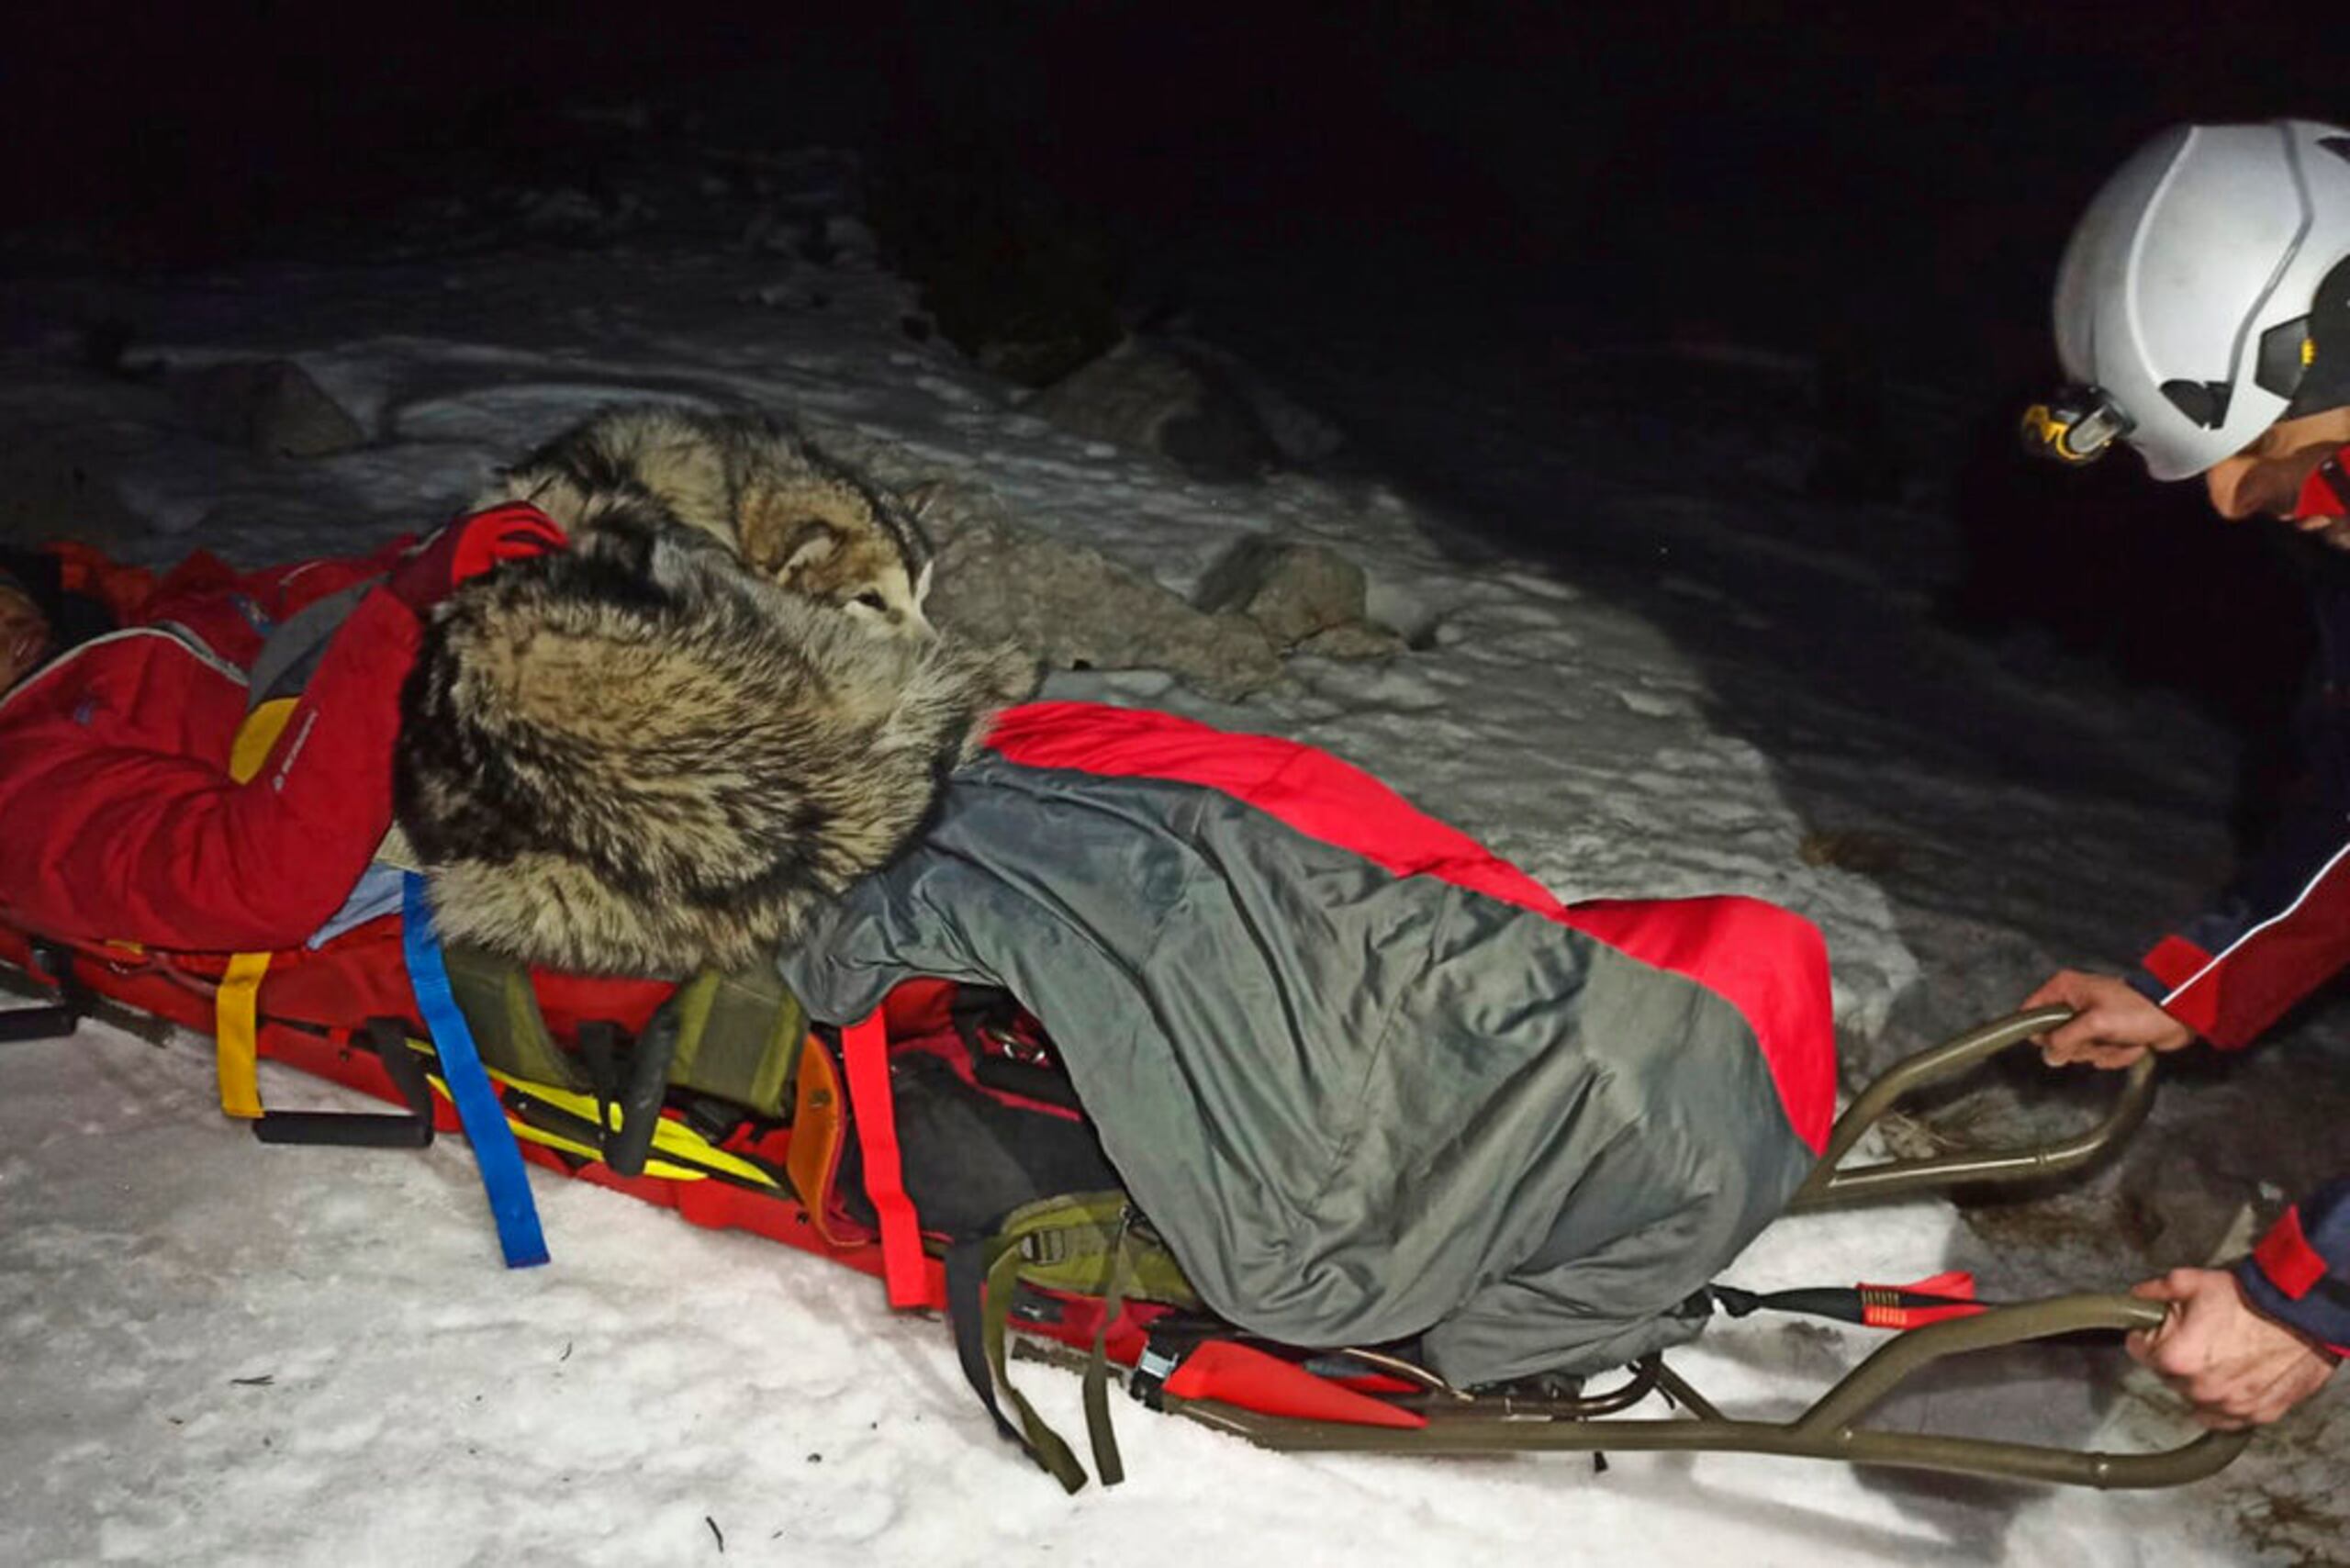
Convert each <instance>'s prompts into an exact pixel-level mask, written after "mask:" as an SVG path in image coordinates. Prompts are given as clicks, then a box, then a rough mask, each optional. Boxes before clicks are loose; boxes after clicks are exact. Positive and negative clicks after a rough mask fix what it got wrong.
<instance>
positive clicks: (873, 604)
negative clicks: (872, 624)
mask: <svg viewBox="0 0 2350 1568" xmlns="http://www.w3.org/2000/svg"><path fill="white" fill-rule="evenodd" d="M856 603H858V604H861V605H863V606H865V608H866V609H867V610H887V609H889V608H890V606H889V604H888V603H887V602H886V601H885V600H883V599H882V598H881V596H880V595H879V594H878V593H876V592H874V591H873V590H872V589H871V588H867V589H866V590H865V591H864V592H863V593H861V594H858V595H857V596H856Z"/></svg>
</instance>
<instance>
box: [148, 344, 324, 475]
mask: <svg viewBox="0 0 2350 1568" xmlns="http://www.w3.org/2000/svg"><path fill="white" fill-rule="evenodd" d="M183 390H184V392H185V397H186V400H187V405H188V410H189V412H190V413H191V414H192V415H194V417H195V420H196V428H197V429H198V430H200V431H203V432H204V433H205V434H206V435H207V436H209V437H211V438H212V439H213V440H215V441H220V442H229V444H231V445H235V446H243V447H249V448H251V449H252V450H253V451H255V452H259V453H265V454H269V455H271V456H274V457H323V456H325V455H327V454H330V453H336V452H348V451H350V450H352V449H353V448H354V447H360V446H364V445H366V444H367V432H366V431H364V429H362V428H361V427H360V424H359V421H358V420H354V419H353V418H352V417H351V416H350V415H349V414H348V413H345V412H344V411H343V409H342V406H341V404H339V403H337V402H336V401H335V400H334V399H333V398H330V397H329V396H328V395H327V391H326V389H325V388H324V387H322V386H319V384H318V383H317V382H316V381H313V380H311V379H310V375H309V373H308V371H305V370H304V369H303V368H302V367H301V366H300V365H298V364H295V363H294V362H293V361H292V360H290V359H263V360H229V361H228V362H226V363H223V364H215V365H210V366H207V368H205V369H203V370H199V371H197V372H196V373H195V374H194V375H190V376H189V377H188V378H187V380H186V382H185V386H184V388H183Z"/></svg>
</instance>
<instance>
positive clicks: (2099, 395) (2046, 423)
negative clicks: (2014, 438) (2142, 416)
mask: <svg viewBox="0 0 2350 1568" xmlns="http://www.w3.org/2000/svg"><path fill="white" fill-rule="evenodd" d="M2136 428H2137V421H2136V420H2132V418H2131V417H2130V416H2129V415H2128V414H2126V413H2124V412H2122V409H2121V404H2119V403H2117V402H2115V401H2114V400H2113V395H2112V394H2111V393H2109V392H2108V391H2106V389H2105V388H2104V387H2102V386H2080V385H2075V386H2067V387H2065V388H2064V389H2063V390H2061V391H2059V392H2057V393H2056V394H2055V395H2054V396H2053V397H2052V398H2049V399H2048V400H2047V401H2046V402H2044V403H2034V404H2033V405H2032V406H2031V408H2029V409H2025V410H2024V411H2023V428H2022V430H2021V431H2020V434H2021V435H2022V437H2023V444H2024V450H2026V451H2027V452H2031V453H2032V454H2035V455H2037V456H2041V457H2045V458H2049V459H2051V460H2052V461H2053V462H2057V463H2064V464H2070V465H2079V464H2083V463H2094V462H2096V461H2097V460H2098V458H2100V457H2102V456H2104V455H2105V454H2106V452H2107V450H2108V449H2109V448H2110V447H2111V446H2112V445H2113V443H2114V442H2117V441H2120V440H2121V438H2122V437H2123V436H2125V435H2128V434H2129V433H2130V432H2131V431H2132V430H2134V429H2136Z"/></svg>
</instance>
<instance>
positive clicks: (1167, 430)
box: [1024, 337, 1281, 484]
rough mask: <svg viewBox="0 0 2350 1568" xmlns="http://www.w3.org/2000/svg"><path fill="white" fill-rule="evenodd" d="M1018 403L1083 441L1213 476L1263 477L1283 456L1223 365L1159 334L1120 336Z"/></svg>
mask: <svg viewBox="0 0 2350 1568" xmlns="http://www.w3.org/2000/svg"><path fill="white" fill-rule="evenodd" d="M1024 411H1025V412H1028V413H1032V414H1035V415H1037V416H1039V417H1041V418H1044V419H1047V420H1052V421H1053V423H1055V424H1057V425H1058V426H1060V427H1061V428H1062V429H1063V430H1066V431H1069V432H1070V433H1071V434H1074V435H1080V436H1083V437H1085V438H1086V439H1087V440H1089V441H1106V442H1115V443H1116V444H1118V445H1120V446H1125V447H1131V448H1133V449H1135V450H1136V451H1139V452H1148V453H1152V454H1156V455H1158V456H1159V457H1163V458H1165V459H1166V460H1167V461H1169V463H1172V464H1174V465H1175V466H1177V467H1178V468H1181V470H1182V471H1183V472H1184V473H1186V474H1189V475H1190V476H1192V477H1193V478H1195V479H1203V480H1206V481H1208V482H1210V483H1212V484H1231V483H1237V482H1239V481H1243V480H1248V479H1257V478H1261V477H1262V476H1264V474H1265V472H1266V471H1267V470H1268V469H1270V468H1271V467H1272V466H1274V465H1275V464H1276V463H1278V462H1279V460H1280V458H1281V449H1280V447H1279V446H1278V445H1276V444H1275V442H1274V441H1273V438H1272V436H1271V435H1270V433H1269V432H1268V431H1266V429H1265V426H1264V422H1263V421H1262V420H1260V419H1259V418H1258V415H1257V411H1256V409H1255V408H1254V406H1253V405H1252V404H1251V403H1250V402H1249V400H1248V397H1247V395H1246V394H1245V393H1244V392H1242V391H1241V390H1240V388H1239V387H1238V386H1237V385H1236V384H1235V383H1234V381H1233V379H1232V377H1231V376H1230V375H1228V374H1226V373H1225V371H1224V369H1223V368H1222V367H1220V366H1218V365H1216V364H1214V363H1212V362H1211V361H1209V360H1208V359H1207V358H1206V357H1204V356H1203V355H1199V354H1194V353H1188V352H1186V351H1185V350H1184V349H1182V348H1181V347H1179V346H1178V345H1176V344H1174V343H1171V342H1165V341H1162V340H1158V339H1153V338H1140V337H1130V338H1128V339H1126V340H1125V342H1122V343H1120V344H1118V346H1117V347H1115V348H1113V349H1112V350H1111V351H1110V352H1109V353H1105V354H1103V355H1102V356H1101V357H1100V358H1099V359H1096V360H1093V361H1092V362H1091V363H1090V364H1085V365H1082V366H1080V368H1079V369H1077V370H1075V371H1073V372H1071V373H1070V374H1069V375H1065V376H1063V377H1062V378H1061V379H1060V380H1058V381H1056V382H1054V383H1053V384H1052V385H1051V386H1047V387H1046V388H1045V389H1044V390H1043V391H1042V392H1039V393H1037V394H1036V396H1035V398H1031V399H1030V400H1029V401H1028V403H1027V404H1026V405H1025V406H1024Z"/></svg>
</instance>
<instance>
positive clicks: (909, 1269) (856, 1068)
mask: <svg viewBox="0 0 2350 1568" xmlns="http://www.w3.org/2000/svg"><path fill="white" fill-rule="evenodd" d="M841 1071H842V1073H843V1074H844V1075H845V1077H846V1078H847V1079H848V1103H849V1116H850V1119H851V1121H852V1122H853V1123H854V1124H855V1126H856V1147H857V1151H858V1152H859V1153H860V1154H862V1155H863V1156H864V1157H865V1195H866V1197H867V1199H868V1200H869V1201H870V1202H871V1203H872V1204H873V1213H874V1215H875V1216H876V1217H877V1218H878V1220H879V1221H880V1225H881V1282H882V1283H883V1284H884V1285H885V1286H887V1287H888V1289H889V1293H890V1305H891V1306H895V1307H909V1306H923V1305H928V1303H929V1301H930V1282H929V1279H928V1277H927V1271H925V1270H924V1269H923V1255H922V1224H921V1221H920V1220H919V1219H918V1218H917V1216H916V1215H915V1214H914V1204H913V1200H912V1198H909V1197H908V1196H906V1183H905V1177H904V1173H903V1171H902V1170H901V1169H900V1167H899V1161H898V1114H897V1108H896V1106H895V1105H894V1103H892V1099H891V1095H890V1029H889V1025H888V1024H887V1023H886V1022H885V1021H884V1019H883V1017H882V1014H881V1011H880V1010H879V1009H878V1008H876V1009H875V1010H874V1013H873V1015H872V1016H871V1017H870V1018H867V1019H866V1020H865V1021H864V1022H863V1023H861V1024H852V1025H849V1026H848V1027H847V1028H845V1029H844V1030H842V1031H841Z"/></svg>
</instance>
